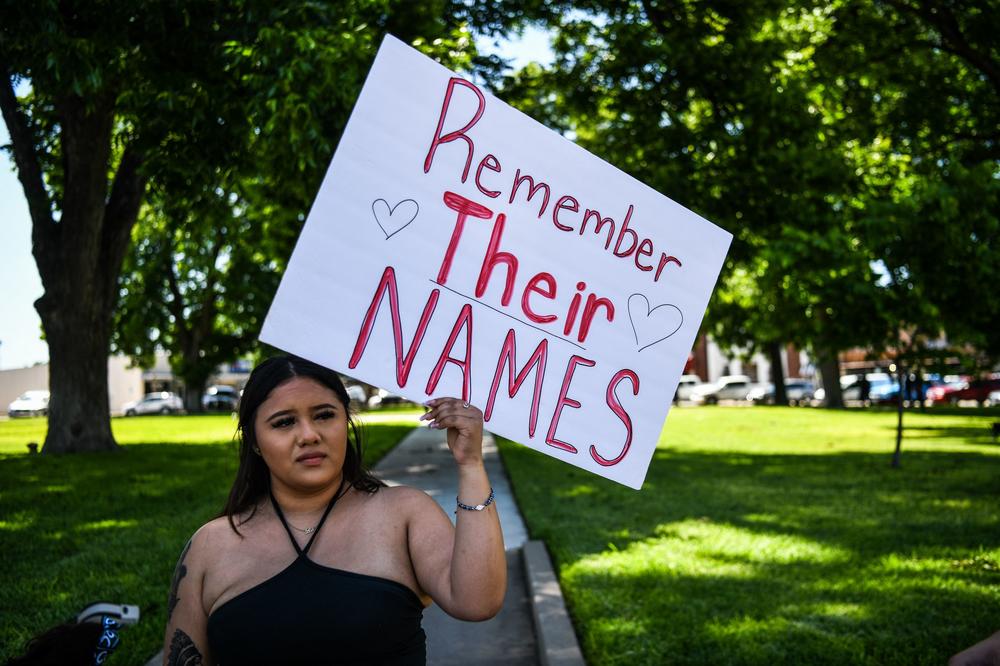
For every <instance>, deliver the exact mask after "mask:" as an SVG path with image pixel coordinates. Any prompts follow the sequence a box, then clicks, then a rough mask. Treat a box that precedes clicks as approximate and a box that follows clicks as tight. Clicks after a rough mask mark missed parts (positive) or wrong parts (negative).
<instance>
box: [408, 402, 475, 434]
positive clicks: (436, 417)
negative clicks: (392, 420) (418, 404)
mask: <svg viewBox="0 0 1000 666" xmlns="http://www.w3.org/2000/svg"><path fill="white" fill-rule="evenodd" d="M424 404H425V406H426V407H427V408H428V411H427V412H425V413H424V414H423V415H422V416H421V417H420V420H421V421H428V422H429V423H428V426H429V427H431V428H461V427H470V426H475V425H476V424H477V423H481V422H482V419H483V415H482V412H480V411H479V409H478V408H477V407H476V406H475V405H471V404H469V403H468V402H464V401H462V400H460V399H458V398H434V399H433V400H428V401H427V402H426V403H424Z"/></svg>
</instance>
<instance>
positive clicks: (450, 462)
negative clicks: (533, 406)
mask: <svg viewBox="0 0 1000 666" xmlns="http://www.w3.org/2000/svg"><path fill="white" fill-rule="evenodd" d="M445 438H446V432H445V431H443V430H434V429H431V428H427V427H425V426H422V425H421V426H419V427H417V428H415V429H414V430H412V431H411V432H410V433H409V434H408V435H407V436H406V437H405V438H404V439H403V441H402V442H400V443H399V445H398V446H397V447H396V448H395V449H393V450H392V451H390V452H389V453H388V454H387V455H386V456H385V457H384V458H382V460H381V462H379V464H378V465H377V466H376V467H375V470H374V471H375V473H376V474H377V475H378V477H379V478H380V479H382V480H383V481H385V482H386V483H388V484H389V485H406V486H413V487H414V488H420V489H421V490H423V491H424V492H426V493H427V494H428V495H430V496H431V497H433V498H434V499H435V500H437V502H438V504H440V505H441V508H442V509H444V512H445V513H446V514H447V515H448V516H449V517H450V518H451V519H452V522H454V521H455V513H454V511H455V497H456V496H457V495H458V474H457V473H456V471H455V461H454V459H453V458H452V456H451V451H449V450H448V443H447V441H446V439H445ZM483 460H484V462H485V463H486V473H487V474H488V475H489V477H490V483H491V484H492V485H493V492H494V494H495V495H496V500H495V501H496V506H497V512H498V514H499V516H500V527H501V529H502V530H503V540H504V546H505V547H506V548H507V597H506V599H505V601H504V607H503V610H502V611H500V613H499V614H498V615H497V616H496V617H494V618H493V619H491V620H487V621H486V622H462V621H461V620H456V619H454V618H453V617H451V616H449V615H447V614H446V613H445V612H444V611H442V610H441V609H440V607H438V606H437V605H433V606H431V607H430V608H428V609H427V610H425V611H424V622H423V626H424V631H426V632H427V663H428V664H434V665H435V666H438V665H439V664H440V665H441V666H452V665H454V666H459V665H465V664H476V665H477V666H478V665H482V666H501V665H506V666H535V665H536V664H538V663H539V661H538V657H537V654H538V644H537V641H536V640H535V631H534V628H533V626H532V621H531V601H530V599H529V598H528V594H527V589H528V588H527V586H526V583H525V580H524V567H523V566H522V563H521V552H520V548H521V546H522V545H523V544H524V542H525V540H526V539H527V530H526V529H525V527H524V521H523V520H522V518H521V512H520V511H518V509H517V504H515V502H514V496H513V495H512V494H511V490H510V483H509V482H508V480H507V473H506V471H505V470H504V468H503V463H502V462H501V461H500V456H499V455H498V454H497V448H496V441H495V440H494V439H493V436H492V435H490V434H488V433H487V434H485V435H484V437H483Z"/></svg>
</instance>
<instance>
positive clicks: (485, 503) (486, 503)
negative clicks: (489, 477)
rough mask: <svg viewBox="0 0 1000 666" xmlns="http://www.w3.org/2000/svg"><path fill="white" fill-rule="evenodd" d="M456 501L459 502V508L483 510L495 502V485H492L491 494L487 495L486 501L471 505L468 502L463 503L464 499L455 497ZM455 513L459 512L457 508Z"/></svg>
mask: <svg viewBox="0 0 1000 666" xmlns="http://www.w3.org/2000/svg"><path fill="white" fill-rule="evenodd" d="M455 503H456V504H458V508H459V509H465V510H466V511H482V510H483V509H485V508H486V507H488V506H489V505H490V504H493V487H492V486H490V496H489V497H487V498H486V501H485V502H483V503H482V504H477V505H475V506H470V505H468V504H462V500H460V499H458V498H457V497H456V498H455ZM455 513H458V510H457V509H456V510H455Z"/></svg>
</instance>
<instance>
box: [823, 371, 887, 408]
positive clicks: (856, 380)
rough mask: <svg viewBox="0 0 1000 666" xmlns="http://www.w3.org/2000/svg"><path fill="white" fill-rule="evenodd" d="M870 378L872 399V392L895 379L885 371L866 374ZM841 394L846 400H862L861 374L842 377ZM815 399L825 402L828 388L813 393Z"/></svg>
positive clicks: (869, 393)
mask: <svg viewBox="0 0 1000 666" xmlns="http://www.w3.org/2000/svg"><path fill="white" fill-rule="evenodd" d="M865 377H867V378H868V398H869V399H871V392H872V391H873V390H875V389H876V388H877V387H879V386H886V385H888V384H892V382H893V379H892V377H891V376H890V375H887V374H886V373H884V372H869V373H868V374H866V375H865ZM840 395H841V397H842V398H843V399H844V400H845V401H854V402H856V401H858V400H861V375H844V376H842V377H841V378H840ZM813 399H814V400H818V401H819V402H823V400H825V399H826V389H824V388H823V387H820V388H818V389H816V391H815V392H814V393H813Z"/></svg>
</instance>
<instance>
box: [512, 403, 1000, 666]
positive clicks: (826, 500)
mask: <svg viewBox="0 0 1000 666" xmlns="http://www.w3.org/2000/svg"><path fill="white" fill-rule="evenodd" d="M992 418H993V417H991V416H985V415H976V413H975V412H972V413H971V415H965V414H961V413H929V414H927V415H920V414H907V415H906V423H907V426H908V427H912V428H913V432H914V433H916V434H912V433H911V431H910V430H907V435H906V439H905V440H904V452H903V468H902V469H901V470H893V469H891V468H890V467H889V459H890V455H891V452H892V446H893V444H894V430H893V428H894V426H895V420H894V419H895V414H893V413H891V412H826V411H821V410H811V409H781V408H769V409H711V408H707V409H679V410H678V409H675V410H673V411H672V412H671V415H670V417H669V419H668V424H667V427H666V429H665V431H664V434H663V437H662V439H661V442H660V445H659V448H658V449H657V451H656V452H655V455H654V459H653V463H652V466H651V468H650V472H649V475H648V477H647V480H646V484H645V485H644V488H643V490H642V491H639V492H636V491H632V490H629V489H627V488H624V487H622V486H619V485H617V484H614V483H611V482H607V481H603V480H601V479H599V478H598V477H595V476H593V475H590V474H588V473H586V472H583V471H580V470H577V469H575V468H572V467H569V466H567V465H564V464H561V463H559V462H557V461H555V460H552V459H550V458H547V457H544V456H541V455H539V454H537V453H535V452H533V451H530V450H528V449H526V448H524V447H520V446H517V445H514V444H510V443H506V442H504V443H502V446H501V450H502V452H503V455H504V459H505V462H506V463H507V467H508V471H509V473H510V475H511V478H512V481H513V483H514V490H515V494H516V495H517V498H518V502H519V504H520V506H521V508H522V511H523V512H524V514H525V519H526V521H527V523H528V527H529V531H530V532H531V535H532V536H533V537H535V538H542V539H544V540H545V541H546V542H547V544H548V545H549V547H550V550H551V551H552V553H553V556H554V559H555V561H556V563H557V567H558V569H559V577H560V581H561V583H562V586H563V590H564V593H565V595H566V598H567V603H568V605H569V608H570V612H571V614H572V616H573V619H574V622H575V626H576V628H577V631H578V633H579V634H580V637H581V642H582V645H583V648H584V651H585V654H586V657H587V660H588V663H590V664H592V665H593V666H601V665H605V664H630V665H632V664H651V665H652V664H674V663H691V664H701V663H726V664H731V663H735V664H773V663H803V664H804V663H808V664H815V663H830V664H840V663H871V664H920V663H935V664H937V663H944V662H945V661H947V657H948V656H949V655H951V654H953V653H954V652H957V651H958V650H960V649H962V648H963V647H965V646H967V645H969V644H971V643H973V642H976V641H978V640H979V639H980V638H982V637H984V636H985V635H988V634H989V633H992V632H993V631H995V630H996V628H997V627H1000V575H998V573H997V568H996V567H997V562H998V561H1000V447H996V446H994V445H993V444H992V438H991V436H990V433H989V430H988V428H987V426H988V423H989V422H991V421H992ZM911 434H912V436H911Z"/></svg>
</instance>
